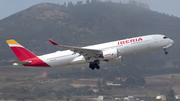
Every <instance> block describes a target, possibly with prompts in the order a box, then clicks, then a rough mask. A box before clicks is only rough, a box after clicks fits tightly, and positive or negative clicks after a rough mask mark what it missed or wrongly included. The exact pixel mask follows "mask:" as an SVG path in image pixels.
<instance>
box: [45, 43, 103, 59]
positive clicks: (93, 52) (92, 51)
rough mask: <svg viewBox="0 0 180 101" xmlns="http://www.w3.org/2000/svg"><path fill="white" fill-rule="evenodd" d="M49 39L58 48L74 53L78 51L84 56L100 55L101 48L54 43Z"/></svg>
mask: <svg viewBox="0 0 180 101" xmlns="http://www.w3.org/2000/svg"><path fill="white" fill-rule="evenodd" d="M48 41H50V42H51V43H52V44H53V45H55V46H57V47H60V48H64V49H68V50H71V51H73V52H75V53H79V54H81V55H84V56H88V57H92V56H95V57H100V56H101V55H102V51H101V50H97V49H88V48H82V47H74V46H65V45H58V44H57V43H55V42H54V41H52V40H48Z"/></svg>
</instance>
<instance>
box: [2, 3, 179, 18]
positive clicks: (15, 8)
mask: <svg viewBox="0 0 180 101" xmlns="http://www.w3.org/2000/svg"><path fill="white" fill-rule="evenodd" d="M70 1H72V2H73V3H76V2H77V1H83V3H85V2H86V0H0V20H1V19H3V18H5V17H8V16H10V15H12V14H14V13H17V12H19V11H22V10H24V9H26V8H29V7H31V6H33V5H36V4H39V3H42V2H50V3H56V4H62V3H64V2H70ZM101 1H106V0H101ZM111 1H113V2H119V1H121V2H123V3H126V2H128V1H129V0H111ZM135 1H140V2H143V3H147V4H148V5H149V7H150V9H151V10H153V11H158V12H161V13H166V14H170V15H174V16H177V17H179V18H180V11H179V10H180V0H135Z"/></svg>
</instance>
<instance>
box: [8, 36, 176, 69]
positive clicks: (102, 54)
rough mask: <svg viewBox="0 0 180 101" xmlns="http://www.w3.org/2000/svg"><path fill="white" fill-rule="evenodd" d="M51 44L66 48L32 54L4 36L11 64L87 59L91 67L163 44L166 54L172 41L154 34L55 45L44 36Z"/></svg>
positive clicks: (40, 64)
mask: <svg viewBox="0 0 180 101" xmlns="http://www.w3.org/2000/svg"><path fill="white" fill-rule="evenodd" d="M48 41H49V42H51V43H52V44H53V45H55V46H57V47H60V48H63V49H66V50H65V51H57V52H54V53H50V54H45V55H41V56H36V55H35V54H33V53H32V52H30V51H29V50H27V49H26V48H24V47H23V46H22V45H20V44H19V43H18V42H16V41H15V40H13V39H10V40H6V42H7V44H8V45H9V46H10V48H11V49H12V51H13V52H14V53H15V55H16V56H17V58H18V59H19V61H10V62H12V63H13V65H14V66H30V67H62V66H68V65H75V64H85V63H89V68H91V69H92V70H94V69H100V66H99V64H100V63H101V62H108V63H118V62H122V61H123V59H122V56H124V55H127V54H133V53H138V52H144V51H149V50H155V49H160V48H163V50H164V52H165V54H168V52H167V48H169V47H171V46H172V44H173V43H174V41H173V40H172V39H170V38H168V37H166V36H165V35H161V34H154V35H145V36H139V37H133V38H127V39H123V40H118V41H112V42H107V43H102V44H96V45H91V46H86V47H74V46H66V45H59V44H57V43H56V42H54V41H52V40H50V39H48Z"/></svg>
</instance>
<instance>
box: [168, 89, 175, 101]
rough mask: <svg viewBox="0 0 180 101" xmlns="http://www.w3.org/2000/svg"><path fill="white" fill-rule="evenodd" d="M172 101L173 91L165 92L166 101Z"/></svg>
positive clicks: (173, 98)
mask: <svg viewBox="0 0 180 101" xmlns="http://www.w3.org/2000/svg"><path fill="white" fill-rule="evenodd" d="M174 100H175V94H174V90H173V89H171V90H170V91H168V92H167V101H174Z"/></svg>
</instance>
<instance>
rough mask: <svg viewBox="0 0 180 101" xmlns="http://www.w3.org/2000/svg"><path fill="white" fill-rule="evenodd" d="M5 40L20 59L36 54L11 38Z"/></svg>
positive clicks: (33, 56) (32, 56)
mask: <svg viewBox="0 0 180 101" xmlns="http://www.w3.org/2000/svg"><path fill="white" fill-rule="evenodd" d="M6 42H7V44H8V45H9V47H10V48H11V49H12V51H13V52H14V53H15V55H16V56H17V58H18V59H19V60H20V61H23V60H27V59H30V58H35V57H36V55H34V54H33V53H32V52H30V51H29V50H27V49H26V48H24V47H23V46H22V45H20V44H19V43H17V42H16V41H15V40H13V39H11V40H6Z"/></svg>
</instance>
